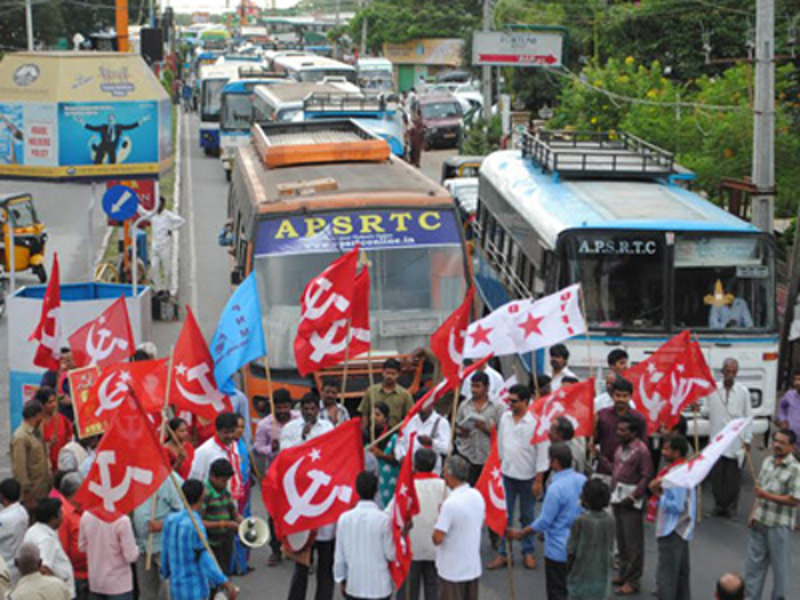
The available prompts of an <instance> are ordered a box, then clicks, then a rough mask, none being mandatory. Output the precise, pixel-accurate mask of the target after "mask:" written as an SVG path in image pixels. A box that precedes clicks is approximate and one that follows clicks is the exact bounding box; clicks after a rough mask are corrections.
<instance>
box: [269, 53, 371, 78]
mask: <svg viewBox="0 0 800 600" xmlns="http://www.w3.org/2000/svg"><path fill="white" fill-rule="evenodd" d="M272 70H273V71H278V72H280V71H284V72H286V73H287V75H288V76H289V77H291V78H292V79H295V80H297V81H300V82H303V83H314V82H317V81H323V80H324V79H325V78H327V77H344V78H345V79H346V80H347V81H349V82H350V83H352V84H355V83H356V70H355V69H354V68H353V67H352V66H350V65H346V64H345V63H343V62H339V61H338V60H333V59H332V58H326V57H324V56H287V55H284V56H279V57H277V58H275V59H274V60H273V61H272Z"/></svg>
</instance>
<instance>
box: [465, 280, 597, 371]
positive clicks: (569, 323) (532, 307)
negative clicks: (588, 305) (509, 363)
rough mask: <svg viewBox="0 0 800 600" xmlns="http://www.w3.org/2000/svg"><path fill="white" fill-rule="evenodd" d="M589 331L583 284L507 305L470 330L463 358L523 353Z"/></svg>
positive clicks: (474, 324) (472, 326) (473, 324)
mask: <svg viewBox="0 0 800 600" xmlns="http://www.w3.org/2000/svg"><path fill="white" fill-rule="evenodd" d="M585 332H586V323H585V322H584V320H583V314H582V313H581V307H580V285H579V284H576V285H572V286H570V287H567V288H564V289H563V290H561V291H559V292H556V293H555V294H551V295H550V296H545V297H544V298H541V299H539V300H535V301H534V300H531V299H528V300H514V301H512V302H509V303H507V304H504V305H503V306H501V307H500V308H498V309H496V310H495V311H494V312H492V313H491V314H489V315H487V316H486V317H484V318H483V319H481V320H479V321H475V322H473V323H472V324H471V325H470V326H469V329H468V330H467V337H466V340H465V343H464V358H480V357H482V356H486V355H487V354H494V355H495V356H506V355H509V354H524V353H526V352H533V351H534V350H539V349H540V348H547V347H549V346H552V345H553V344H558V343H560V342H563V341H564V340H566V339H569V338H571V337H572V336H575V335H580V334H582V333H585Z"/></svg>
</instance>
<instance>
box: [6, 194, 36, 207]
mask: <svg viewBox="0 0 800 600" xmlns="http://www.w3.org/2000/svg"><path fill="white" fill-rule="evenodd" d="M15 200H30V201H33V196H32V195H31V194H28V193H25V192H20V193H17V194H7V195H5V196H0V206H2V207H5V206H6V205H8V204H11V203H12V202H14V201H15Z"/></svg>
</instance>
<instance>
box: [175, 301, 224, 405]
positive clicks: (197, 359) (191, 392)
mask: <svg viewBox="0 0 800 600" xmlns="http://www.w3.org/2000/svg"><path fill="white" fill-rule="evenodd" d="M169 403H170V404H172V405H173V406H174V407H175V408H176V409H177V410H179V411H181V410H185V411H189V412H190V413H192V414H193V415H197V416H198V417H202V418H204V419H206V420H207V421H213V420H214V419H215V418H216V417H217V415H218V414H219V413H221V412H229V411H231V410H233V409H232V407H231V401H230V399H229V398H228V397H227V396H226V395H225V394H223V393H222V392H220V391H219V389H218V388H217V382H216V380H215V379H214V361H213V359H212V358H211V352H209V350H208V344H206V340H205V338H204V337H203V333H202V332H201V331H200V326H199V325H198V324H197V321H196V320H195V318H194V313H193V312H192V309H191V308H190V307H189V306H188V305H187V306H186V321H184V323H183V327H182V328H181V334H180V336H178V342H177V343H176V344H175V350H174V351H173V354H172V385H171V386H170V393H169Z"/></svg>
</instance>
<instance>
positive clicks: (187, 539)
mask: <svg viewBox="0 0 800 600" xmlns="http://www.w3.org/2000/svg"><path fill="white" fill-rule="evenodd" d="M182 489H183V495H184V496H185V497H186V501H187V502H188V503H189V506H190V507H191V509H192V513H193V515H192V516H194V519H192V518H191V516H190V514H189V512H188V511H186V510H182V511H181V512H179V513H175V514H172V515H170V516H168V517H167V519H166V521H165V522H164V531H163V533H162V541H161V577H162V578H164V579H168V580H169V593H170V598H171V599H172V600H206V599H207V598H208V597H209V596H210V594H211V590H212V589H214V588H217V587H220V586H222V587H224V588H225V590H226V591H227V592H228V597H229V598H230V600H236V596H237V592H238V590H237V588H236V587H234V585H233V584H232V583H231V582H230V581H228V578H227V577H225V575H224V574H223V573H222V570H221V569H220V568H219V565H218V564H217V561H216V560H215V559H214V557H213V556H212V555H211V554H209V552H208V550H206V547H205V545H204V544H203V541H202V540H201V539H200V536H199V535H198V532H197V529H196V527H198V528H199V529H200V531H201V532H202V534H203V537H205V538H207V535H206V530H205V528H204V527H203V522H202V520H201V519H200V515H199V514H198V510H200V508H201V507H202V505H203V497H204V496H205V486H204V485H203V484H202V483H201V482H200V481H197V480H196V479H189V480H188V481H187V482H186V483H184V484H183V486H182ZM193 521H194V522H193Z"/></svg>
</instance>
